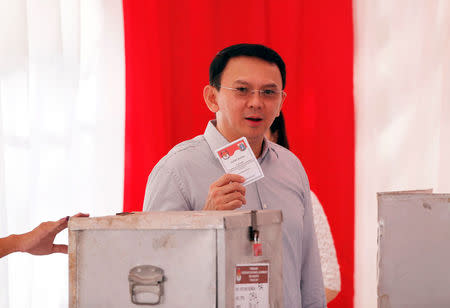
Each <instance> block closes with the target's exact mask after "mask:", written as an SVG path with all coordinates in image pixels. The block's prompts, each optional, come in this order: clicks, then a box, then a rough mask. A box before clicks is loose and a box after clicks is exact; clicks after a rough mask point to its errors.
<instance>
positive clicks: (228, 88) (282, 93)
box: [218, 85, 287, 98]
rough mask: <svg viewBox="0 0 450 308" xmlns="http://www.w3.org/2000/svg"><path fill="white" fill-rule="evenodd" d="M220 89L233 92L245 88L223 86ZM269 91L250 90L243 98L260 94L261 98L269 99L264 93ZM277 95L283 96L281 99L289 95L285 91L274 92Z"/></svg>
mask: <svg viewBox="0 0 450 308" xmlns="http://www.w3.org/2000/svg"><path fill="white" fill-rule="evenodd" d="M218 86H219V88H220V89H226V90H232V91H237V92H238V91H239V88H244V87H236V88H230V87H224V86H222V85H218ZM266 90H267V89H265V90H263V89H252V90H249V92H248V94H245V95H241V97H250V96H251V95H253V93H255V92H258V93H259V97H262V98H267V96H264V91H266ZM272 91H274V92H275V93H277V94H281V98H283V97H286V96H287V93H286V92H284V91H279V90H272Z"/></svg>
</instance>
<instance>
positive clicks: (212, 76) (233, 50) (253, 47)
mask: <svg viewBox="0 0 450 308" xmlns="http://www.w3.org/2000/svg"><path fill="white" fill-rule="evenodd" d="M240 56H247V57H255V58H260V59H262V60H264V61H266V62H269V63H275V64H276V65H277V66H278V69H279V70H280V73H281V80H282V82H283V90H284V87H285V86H286V65H285V64H284V61H283V59H281V57H280V55H279V54H278V53H277V52H276V51H275V50H273V49H270V48H269V47H266V46H264V45H260V44H236V45H231V46H229V47H227V48H225V49H223V50H221V51H219V52H218V53H217V55H216V56H215V57H214V59H213V60H212V62H211V65H210V66H209V84H210V85H212V86H213V87H215V88H216V89H218V90H219V89H220V80H221V78H222V72H223V70H224V69H225V67H226V66H227V63H228V61H229V60H230V59H231V58H235V57H240Z"/></svg>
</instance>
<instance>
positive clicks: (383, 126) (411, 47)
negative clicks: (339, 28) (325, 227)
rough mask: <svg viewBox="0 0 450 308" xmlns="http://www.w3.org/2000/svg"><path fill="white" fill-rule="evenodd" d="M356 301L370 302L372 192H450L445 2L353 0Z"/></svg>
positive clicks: (449, 36) (449, 49)
mask: <svg viewBox="0 0 450 308" xmlns="http://www.w3.org/2000/svg"><path fill="white" fill-rule="evenodd" d="M354 24H355V26H354V28H355V66H354V67H355V70H354V72H355V74H354V77H355V78H354V82H355V83H354V84H355V105H356V217H355V218H356V226H355V228H356V229H355V230H356V231H355V245H356V246H355V247H356V248H355V307H356V308H375V307H377V293H376V292H377V289H376V288H377V280H376V279H377V277H376V269H377V265H376V257H377V241H376V239H377V201H376V192H380V191H391V190H409V189H423V188H433V189H434V191H435V192H447V193H449V192H450V159H449V158H450V2H449V1H448V0H433V1H430V0H400V1H391V0H379V1H371V0H354Z"/></svg>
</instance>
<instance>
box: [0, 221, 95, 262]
mask: <svg viewBox="0 0 450 308" xmlns="http://www.w3.org/2000/svg"><path fill="white" fill-rule="evenodd" d="M87 216H89V214H82V213H79V214H77V215H75V216H74V217H87ZM68 221H69V216H67V217H64V218H61V219H60V220H57V221H47V222H43V223H41V224H40V225H39V226H37V227H36V228H34V229H33V230H32V231H30V232H27V233H24V234H19V235H10V236H8V237H6V238H2V239H0V258H1V257H4V256H6V255H8V254H10V253H13V252H27V253H30V254H32V255H48V254H52V253H67V245H56V244H53V241H54V240H55V236H56V235H57V234H58V233H59V232H61V231H62V230H64V229H65V228H67V222H68Z"/></svg>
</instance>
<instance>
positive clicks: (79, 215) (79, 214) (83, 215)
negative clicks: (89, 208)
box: [72, 213, 89, 217]
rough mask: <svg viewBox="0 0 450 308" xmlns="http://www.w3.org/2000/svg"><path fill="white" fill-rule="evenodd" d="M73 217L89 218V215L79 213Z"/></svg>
mask: <svg viewBox="0 0 450 308" xmlns="http://www.w3.org/2000/svg"><path fill="white" fill-rule="evenodd" d="M72 217H89V214H87V213H78V214H75V215H73V216H72Z"/></svg>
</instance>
